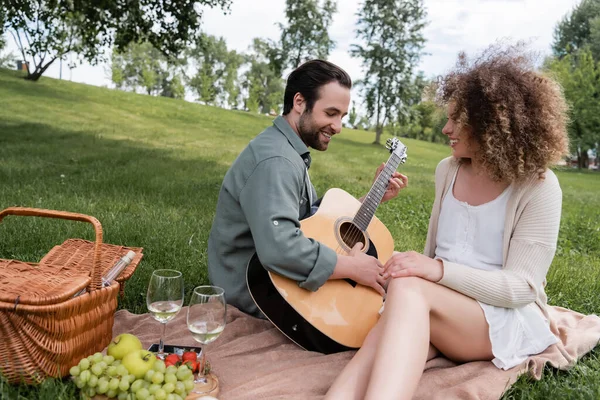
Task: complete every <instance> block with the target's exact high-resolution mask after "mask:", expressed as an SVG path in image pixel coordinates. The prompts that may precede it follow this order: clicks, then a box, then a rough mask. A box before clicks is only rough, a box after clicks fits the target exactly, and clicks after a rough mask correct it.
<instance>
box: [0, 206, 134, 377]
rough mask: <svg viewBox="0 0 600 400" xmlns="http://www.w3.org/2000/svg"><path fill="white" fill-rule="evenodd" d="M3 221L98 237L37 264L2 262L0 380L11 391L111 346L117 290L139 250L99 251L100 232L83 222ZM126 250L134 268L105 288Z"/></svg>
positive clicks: (25, 211)
mask: <svg viewBox="0 0 600 400" xmlns="http://www.w3.org/2000/svg"><path fill="white" fill-rule="evenodd" d="M7 215H19V216H38V217H49V218H60V219H67V220H74V221H82V222H89V223H91V224H92V225H93V226H94V229H95V231H96V240H95V242H90V241H87V240H81V239H69V240H67V241H65V242H64V243H63V244H61V245H59V246H55V247H54V248H53V249H52V250H50V252H48V254H46V255H45V256H44V257H43V258H42V259H41V260H40V262H39V263H27V262H22V261H17V260H5V259H0V340H1V342H0V373H1V374H2V375H3V376H4V377H5V378H6V379H7V380H8V381H9V382H11V383H19V382H25V383H29V384H31V383H39V382H41V381H43V380H44V379H45V378H46V377H50V376H51V377H63V376H65V375H67V374H68V372H69V368H71V367H72V366H73V365H75V364H77V363H78V362H79V360H80V359H82V358H83V357H86V356H88V355H90V354H93V353H95V352H97V351H102V350H103V349H104V348H105V347H106V346H107V345H108V343H109V342H110V340H111V338H112V327H113V322H114V313H115V310H116V308H117V297H118V294H119V289H120V288H121V286H122V284H124V281H125V280H127V279H129V277H131V275H132V274H133V272H134V271H135V268H136V267H137V265H138V263H139V262H140V260H141V259H142V256H143V254H142V249H141V248H132V247H123V246H117V245H110V244H104V243H102V226H101V225H100V222H99V221H98V220H97V219H96V218H94V217H91V216H88V215H84V214H76V213H71V212H64V211H53V210H42V209H36V208H21V207H12V208H7V209H5V210H3V211H0V221H2V219H3V218H4V217H5V216H7ZM129 250H132V251H134V252H135V253H136V255H135V257H134V259H133V260H132V262H131V263H130V264H129V266H128V267H127V268H126V269H125V270H124V271H123V272H122V273H121V275H119V277H118V278H117V282H113V283H112V284H111V285H110V286H108V287H103V286H102V275H103V274H104V273H105V271H107V270H108V269H110V268H111V267H112V266H113V265H114V264H115V262H116V261H117V260H118V259H119V258H120V257H122V256H123V255H125V254H126V253H127V252H128V251H129ZM82 289H86V291H85V293H83V294H79V295H77V296H75V295H76V294H77V293H79V292H80V291H81V290H82Z"/></svg>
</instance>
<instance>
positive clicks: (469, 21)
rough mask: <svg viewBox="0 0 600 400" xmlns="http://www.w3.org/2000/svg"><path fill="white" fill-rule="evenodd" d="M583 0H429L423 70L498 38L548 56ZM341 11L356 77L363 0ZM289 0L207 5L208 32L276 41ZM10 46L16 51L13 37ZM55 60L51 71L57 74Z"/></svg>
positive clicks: (338, 38)
mask: <svg viewBox="0 0 600 400" xmlns="http://www.w3.org/2000/svg"><path fill="white" fill-rule="evenodd" d="M579 2H580V0H424V4H425V7H426V9H427V21H428V24H427V26H426V28H425V30H424V36H425V39H426V44H425V48H424V53H425V55H424V56H423V57H422V59H421V63H420V65H419V68H418V69H419V70H422V71H423V72H424V73H425V76H426V77H428V78H431V77H434V76H438V75H442V74H444V73H445V72H446V71H448V70H449V69H450V68H452V67H453V65H454V64H455V62H456V59H457V55H458V53H459V52H460V51H465V52H467V54H473V55H476V54H477V52H479V51H481V50H483V49H485V48H486V47H488V46H489V45H490V44H493V43H495V42H496V41H497V40H508V41H512V42H515V41H519V40H525V41H527V42H528V43H530V49H532V50H534V51H537V52H539V54H540V55H541V56H542V57H543V56H544V55H548V54H550V52H551V47H550V46H551V44H552V40H553V32H554V28H555V27H556V24H557V23H558V22H559V21H560V20H561V19H562V18H563V17H564V16H565V15H566V14H567V13H568V12H570V11H571V10H572V9H573V7H574V6H575V5H576V4H578V3H579ZM337 4H338V12H337V13H336V14H335V15H334V17H333V23H332V25H331V27H330V30H329V34H330V36H331V37H332V39H333V40H335V42H336V48H335V49H334V50H333V52H332V53H331V54H330V56H329V61H331V62H333V63H336V64H338V65H339V66H341V67H342V68H344V69H345V70H346V71H347V72H348V73H349V74H350V76H351V77H352V79H353V80H357V79H360V78H361V77H362V71H361V64H360V60H359V59H355V58H351V57H350V55H349V53H348V50H349V48H350V45H351V44H352V43H356V42H357V41H356V39H355V33H354V29H355V24H356V13H357V11H358V10H359V9H360V4H361V0H338V1H337ZM284 8H285V0H233V4H232V6H231V9H230V12H229V13H228V14H227V15H225V14H224V13H223V11H222V10H220V9H208V8H205V9H203V12H204V14H203V31H205V32H207V33H209V34H212V35H215V36H222V37H224V38H225V40H226V41H227V45H228V47H229V48H230V49H235V50H237V51H240V52H244V51H246V50H247V49H248V47H249V46H250V43H251V41H252V39H253V38H255V37H262V38H270V39H274V40H277V39H278V38H279V34H280V30H279V27H278V25H277V23H278V22H285V14H284ZM8 48H9V49H10V50H12V51H13V52H15V53H17V52H16V46H15V44H14V43H13V42H12V38H11V37H10V36H9V46H8ZM107 69H108V68H107V65H97V66H91V65H89V64H83V65H80V66H78V67H77V68H75V69H73V70H69V68H68V67H67V63H63V65H62V79H70V80H72V81H75V82H83V83H88V84H92V85H97V86H108V87H111V86H112V84H111V81H110V78H109V76H110V75H109V74H108V73H107ZM60 71H61V69H60V64H58V63H56V64H55V65H53V66H51V67H50V68H49V69H48V71H47V72H46V74H45V75H46V76H50V77H54V78H58V77H59V76H60Z"/></svg>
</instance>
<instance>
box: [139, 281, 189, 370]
mask: <svg viewBox="0 0 600 400" xmlns="http://www.w3.org/2000/svg"><path fill="white" fill-rule="evenodd" d="M146 305H147V306H148V311H149V312H150V315H152V317H153V318H154V319H155V320H157V321H158V322H161V323H162V333H161V335H160V343H159V345H158V354H157V356H158V357H159V358H160V359H164V358H165V348H164V342H163V338H164V337H165V329H166V327H167V322H169V321H170V320H172V319H173V318H175V316H176V315H177V313H178V312H179V310H181V307H182V306H183V277H182V276H181V272H179V271H175V270H173V269H157V270H156V271H154V272H153V273H152V277H151V278H150V283H149V284H148V293H147V295H146Z"/></svg>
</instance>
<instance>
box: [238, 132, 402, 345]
mask: <svg viewBox="0 0 600 400" xmlns="http://www.w3.org/2000/svg"><path fill="white" fill-rule="evenodd" d="M386 147H387V148H388V150H389V151H390V152H391V153H392V154H391V156H390V158H389V159H388V161H387V162H386V164H385V167H384V168H383V170H382V171H381V173H380V174H379V176H378V177H377V179H376V180H375V183H374V184H373V186H372V187H371V189H370V190H369V193H368V194H367V196H366V197H365V199H364V201H363V202H362V203H361V202H360V201H358V200H357V199H356V198H354V197H353V196H352V195H350V194H349V193H347V192H345V191H343V190H341V189H330V190H328V191H327V192H326V193H325V196H324V197H323V199H322V201H321V204H320V206H319V208H318V210H317V212H316V213H315V214H314V215H312V216H310V217H308V218H306V219H303V220H302V221H300V229H301V230H302V233H303V234H304V236H306V237H309V238H313V239H315V240H317V241H319V242H321V243H322V244H325V245H326V246H328V247H330V248H331V249H333V250H335V251H336V253H338V254H343V255H347V254H348V253H349V252H350V250H351V249H352V248H353V247H354V245H355V244H356V243H358V242H361V243H362V244H363V247H362V251H363V252H365V253H367V254H368V255H371V256H373V257H375V258H377V259H378V260H379V261H380V262H381V263H382V264H385V262H386V261H387V260H388V259H389V258H390V257H391V256H392V253H393V251H394V240H393V238H392V235H391V234H390V232H389V230H388V229H387V228H386V227H385V225H384V224H383V223H382V222H381V221H380V220H379V219H377V217H375V211H376V210H377V207H378V206H379V204H380V203H381V199H382V198H383V195H384V193H385V191H386V189H387V186H388V182H389V180H390V178H391V176H392V175H393V173H394V171H396V169H397V168H398V165H400V164H402V163H404V162H405V161H406V158H407V155H406V146H404V145H403V144H402V142H400V140H398V139H397V138H392V139H388V141H387V142H386ZM246 281H247V285H248V289H249V291H250V295H251V296H252V299H253V300H254V302H255V303H256V306H257V307H258V308H259V309H260V311H261V312H262V313H263V314H264V315H265V316H266V317H267V319H269V320H270V321H271V322H272V323H273V324H274V325H275V326H276V327H277V328H278V329H279V330H280V331H281V332H283V334H285V335H286V336H287V337H288V338H290V339H291V340H292V341H293V342H295V343H296V344H297V345H299V346H300V347H303V348H304V349H306V350H310V351H318V352H320V353H326V354H330V353H336V352H340V351H345V350H350V349H356V348H359V347H360V346H361V345H362V343H363V341H364V339H365V337H366V336H367V334H368V333H369V331H370V330H371V328H372V327H373V326H374V325H375V323H376V322H377V320H378V318H379V309H380V308H381V306H382V304H383V299H382V297H381V295H380V294H379V293H377V292H376V291H375V290H374V289H372V288H370V287H366V286H363V285H360V284H357V283H356V282H354V281H351V280H349V279H335V280H333V279H332V280H328V281H327V282H326V283H325V284H324V285H323V286H321V287H320V288H319V289H318V290H317V291H316V292H311V291H309V290H306V289H302V288H300V287H299V286H298V283H297V282H296V281H294V280H291V279H288V278H286V277H283V276H281V275H279V274H276V273H273V272H270V271H267V270H266V269H265V267H264V266H263V265H262V264H261V263H260V260H259V259H258V257H257V255H256V254H254V256H253V257H252V258H251V259H250V261H249V263H248V266H247V270H246Z"/></svg>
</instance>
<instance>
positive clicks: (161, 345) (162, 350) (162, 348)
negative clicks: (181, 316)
mask: <svg viewBox="0 0 600 400" xmlns="http://www.w3.org/2000/svg"><path fill="white" fill-rule="evenodd" d="M166 329H167V323H166V322H163V323H162V333H161V334H160V342H159V343H158V354H159V355H160V356H161V357H164V354H165V343H164V342H163V338H164V337H165V331H166Z"/></svg>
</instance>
